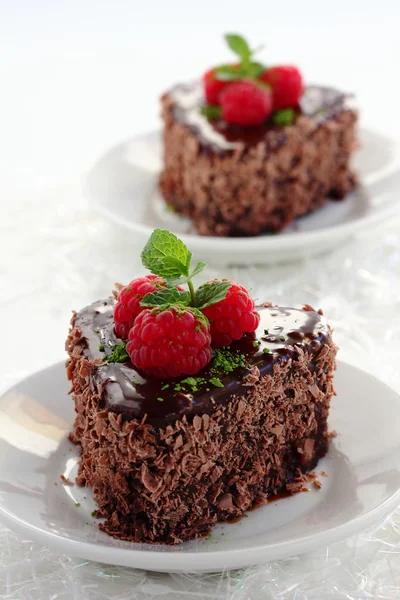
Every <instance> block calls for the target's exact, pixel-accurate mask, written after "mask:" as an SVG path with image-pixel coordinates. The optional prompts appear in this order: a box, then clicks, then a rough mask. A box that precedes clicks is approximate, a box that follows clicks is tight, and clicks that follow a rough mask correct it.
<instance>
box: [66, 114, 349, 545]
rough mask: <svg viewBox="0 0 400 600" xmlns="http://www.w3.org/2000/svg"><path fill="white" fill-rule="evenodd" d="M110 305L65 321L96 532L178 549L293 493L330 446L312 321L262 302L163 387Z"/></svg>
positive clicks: (305, 312) (324, 342)
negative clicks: (133, 353)
mask: <svg viewBox="0 0 400 600" xmlns="http://www.w3.org/2000/svg"><path fill="white" fill-rule="evenodd" d="M346 118H350V117H349V116H348V117H346ZM179 127H180V128H181V127H182V126H181V125H180V126H179ZM183 131H184V129H183V128H182V129H181V132H183ZM185 131H186V133H185V134H184V135H188V136H190V135H193V134H191V133H190V130H189V129H185ZM193 139H194V138H193ZM196 144H197V142H196ZM207 160H209V159H207ZM338 181H339V180H337V182H336V183H337V184H338ZM114 306H115V300H114V299H112V298H111V299H107V300H105V301H98V302H95V303H94V304H92V305H91V306H88V307H87V308H84V309H83V310H81V311H80V312H79V313H77V314H74V315H73V318H72V326H71V330H70V333H69V337H68V340H67V343H66V349H67V351H68V354H69V360H68V363H67V372H68V377H69V379H70V380H71V382H72V390H71V393H72V395H73V399H74V402H75V410H76V420H75V424H74V429H73V432H72V433H71V435H70V439H71V440H72V441H73V442H74V443H76V444H78V445H79V447H80V451H81V461H80V467H79V476H78V483H79V484H81V485H86V486H89V487H91V488H93V492H94V498H95V501H96V502H97V505H98V510H97V516H98V517H104V518H105V521H104V522H102V523H101V524H100V528H101V529H102V530H104V531H105V532H107V533H108V534H110V535H112V536H114V537H116V538H120V539H124V540H131V541H135V542H150V543H167V544H177V543H180V542H183V541H185V540H190V539H193V538H196V537H201V536H204V535H206V534H207V533H208V532H209V530H210V527H211V526H212V525H213V524H214V523H216V522H217V521H226V520H230V519H233V518H236V517H240V516H241V515H243V513H244V511H246V510H248V509H250V508H252V507H253V506H255V505H257V504H259V503H261V502H263V501H265V500H266V499H267V498H268V497H269V496H271V495H273V494H277V493H278V492H280V491H282V490H288V491H291V492H295V491H297V490H298V489H299V486H300V487H301V483H299V475H300V474H301V473H306V472H308V471H310V470H312V469H313V468H314V467H315V466H316V464H317V462H318V460H319V459H320V458H321V457H322V456H324V454H325V453H326V452H327V448H328V432H327V417H328V413H329V402H330V399H331V397H332V394H333V393H334V392H333V385H332V378H333V371H334V368H335V355H336V347H335V345H334V343H333V341H332V337H331V330H330V328H329V326H328V325H327V324H326V322H325V320H324V318H323V317H322V316H321V314H319V313H318V312H315V311H314V310H313V309H312V308H311V307H309V306H306V307H304V309H302V310H301V309H294V308H282V307H279V308H277V307H274V306H271V305H264V306H260V307H258V309H257V310H258V311H259V314H260V317H261V319H260V325H259V328H258V330H257V332H256V333H246V334H245V335H244V336H243V337H242V339H240V340H239V341H237V342H233V343H232V344H231V345H230V347H229V348H222V349H219V350H218V349H217V350H216V349H214V354H213V360H212V362H211V363H210V364H209V365H208V366H206V367H205V368H204V369H203V370H202V371H201V372H200V373H199V375H200V377H196V378H193V377H183V376H182V377H179V378H176V379H173V380H169V381H168V382H167V383H166V382H165V381H162V380H158V379H155V378H151V377H146V376H145V375H144V374H143V372H141V373H139V372H137V370H135V368H134V366H133V365H132V363H131V362H130V361H129V357H128V356H127V355H126V354H124V350H123V340H120V339H118V338H117V337H116V335H115V331H114V321H113V308H114ZM121 348H122V350H121ZM116 360H118V361H124V362H114V361H116Z"/></svg>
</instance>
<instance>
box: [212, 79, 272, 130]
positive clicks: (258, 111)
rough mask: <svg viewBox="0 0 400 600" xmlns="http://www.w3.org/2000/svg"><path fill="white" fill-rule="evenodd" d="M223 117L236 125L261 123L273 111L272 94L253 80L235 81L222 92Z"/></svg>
mask: <svg viewBox="0 0 400 600" xmlns="http://www.w3.org/2000/svg"><path fill="white" fill-rule="evenodd" d="M220 100H221V106H222V118H223V119H224V121H226V122H227V123H234V124H236V125H261V123H263V122H264V121H265V120H266V118H267V117H268V115H269V114H270V113H271V112H272V94H271V91H270V90H269V89H268V88H266V87H261V86H259V85H257V84H256V83H254V82H253V81H235V82H234V83H231V84H230V85H228V86H227V87H226V88H225V89H224V90H223V91H222V92H221V94H220Z"/></svg>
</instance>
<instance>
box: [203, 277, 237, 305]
mask: <svg viewBox="0 0 400 600" xmlns="http://www.w3.org/2000/svg"><path fill="white" fill-rule="evenodd" d="M230 287H231V284H230V283H229V281H211V282H209V283H205V284H204V285H201V286H200V287H199V288H198V290H197V291H196V294H195V299H196V307H197V308H199V309H202V308H206V307H207V306H211V304H215V303H216V302H219V301H220V300H223V299H224V298H225V296H226V293H227V291H228V290H229V288H230Z"/></svg>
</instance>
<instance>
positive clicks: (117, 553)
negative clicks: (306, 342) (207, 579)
mask: <svg viewBox="0 0 400 600" xmlns="http://www.w3.org/2000/svg"><path fill="white" fill-rule="evenodd" d="M337 363H338V367H340V368H341V369H345V370H346V369H347V370H350V371H353V372H355V375H356V374H357V373H358V374H359V375H362V376H364V377H365V376H367V377H369V378H370V379H373V380H375V383H378V384H379V385H380V386H382V388H383V389H386V390H387V391H388V392H390V393H391V394H392V395H393V394H394V395H395V396H397V398H398V400H399V405H400V394H399V393H398V392H397V390H395V389H394V388H392V387H391V386H389V385H388V384H386V383H385V382H383V381H382V380H380V379H379V378H378V377H375V375H371V373H369V372H368V371H366V370H364V369H361V368H359V367H357V366H355V365H353V364H351V363H350V362H347V361H344V360H338V361H337ZM63 364H64V362H63V361H57V362H56V363H53V364H52V365H49V366H48V367H46V368H44V369H40V370H39V371H36V372H34V373H31V374H30V375H28V376H27V377H24V378H22V379H20V380H19V381H17V382H16V383H14V385H13V386H12V387H11V388H9V389H7V390H5V391H3V392H2V394H1V396H3V395H5V394H7V393H8V392H10V391H11V390H13V389H14V388H15V387H16V386H18V385H19V384H20V383H22V382H23V381H26V380H27V379H29V378H31V377H33V376H37V375H39V374H40V373H42V374H44V373H45V372H46V371H47V370H49V369H52V368H54V367H56V366H61V365H63ZM399 410H400V409H399ZM399 502H400V486H399V488H398V489H397V491H395V492H394V493H393V494H392V495H391V496H389V497H388V498H387V499H386V500H385V501H384V502H382V503H381V504H379V505H378V506H376V507H374V508H373V509H371V510H369V511H367V512H366V513H365V514H363V515H360V516H358V517H356V518H353V519H351V520H349V521H347V522H345V523H341V524H340V525H338V526H332V527H329V528H328V529H325V530H323V531H320V532H316V533H313V534H310V535H305V536H302V537H300V538H297V539H296V540H294V541H293V540H286V541H284V542H275V543H273V544H267V545H266V544H262V545H256V546H251V547H249V548H245V549H241V548H239V547H238V548H234V549H232V550H217V549H216V550H212V551H210V552H197V551H188V552H179V551H178V552H158V551H157V550H147V549H146V550H145V551H143V550H140V549H135V548H132V549H130V548H115V547H112V546H104V545H103V544H102V543H101V542H100V543H95V542H84V541H80V540H74V539H70V538H65V537H63V536H61V535H58V534H56V533H54V532H51V531H46V530H45V529H43V528H40V527H37V526H35V525H32V524H31V523H29V522H28V521H26V520H24V519H21V518H20V517H19V516H17V515H14V514H12V513H11V512H10V511H9V510H8V509H7V508H5V507H4V506H3V502H2V500H1V498H0V518H1V520H2V521H3V522H4V523H5V524H6V525H7V526H9V527H10V529H13V530H16V531H17V532H19V533H21V534H22V535H25V536H27V535H28V537H29V536H30V535H31V536H32V540H33V541H36V542H39V543H42V544H43V545H45V546H49V547H51V548H53V549H55V550H59V551H62V552H64V553H70V554H71V555H72V556H77V557H80V558H85V559H89V560H94V561H97V562H102V563H105V564H111V565H120V566H126V567H133V568H139V569H145V570H148V571H158V572H170V573H180V572H192V573H209V572H221V571H224V570H231V569H237V568H245V567H249V566H253V565H256V564H261V563H264V562H267V561H269V560H278V559H283V558H289V557H290V556H295V555H298V554H303V553H305V552H308V551H314V550H317V549H319V548H321V547H323V546H326V545H328V544H332V543H334V542H337V541H339V540H341V539H344V538H347V537H350V536H352V535H354V534H355V533H357V532H358V531H360V530H361V529H364V528H366V527H368V526H369V525H371V524H373V523H374V522H376V520H377V519H378V518H379V517H380V518H382V517H383V516H385V515H387V514H388V513H389V512H390V511H391V510H394V508H396V506H398V504H399ZM288 550H289V551H288ZM254 554H256V555H257V556H256V557H255V556H254ZM176 562H179V565H178V566H177V565H176ZM211 562H212V564H213V567H212V568H210V567H209V566H205V567H202V566H201V564H206V565H207V564H209V563H211ZM152 563H153V564H152Z"/></svg>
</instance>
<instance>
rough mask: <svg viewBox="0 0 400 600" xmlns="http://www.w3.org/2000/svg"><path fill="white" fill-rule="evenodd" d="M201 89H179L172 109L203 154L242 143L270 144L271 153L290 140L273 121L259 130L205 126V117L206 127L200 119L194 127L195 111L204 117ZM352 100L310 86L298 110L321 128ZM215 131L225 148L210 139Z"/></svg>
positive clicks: (219, 122)
mask: <svg viewBox="0 0 400 600" xmlns="http://www.w3.org/2000/svg"><path fill="white" fill-rule="evenodd" d="M198 86H199V84H198V83H194V84H192V85H187V84H181V85H177V86H175V88H173V89H172V90H171V92H170V93H171V95H172V97H173V98H174V100H175V102H174V104H173V107H172V112H173V116H174V118H175V120H176V121H178V122H180V123H183V124H186V125H188V126H189V127H190V129H192V130H193V131H194V132H195V133H196V135H197V137H198V139H199V140H200V143H201V146H202V148H203V150H205V151H207V150H211V149H212V151H220V152H226V151H227V150H228V151H229V150H230V151H232V150H233V149H234V148H233V147H232V148H229V144H234V145H235V144H239V143H242V144H245V146H254V145H256V144H258V143H260V142H262V141H264V142H267V145H268V148H269V150H274V149H277V148H279V147H280V146H282V145H283V144H284V143H285V141H286V139H287V136H286V133H285V127H284V126H277V125H274V124H273V123H272V122H271V121H267V122H266V123H263V124H262V125H258V126H256V127H254V126H246V127H244V126H239V125H233V124H230V123H227V122H226V121H223V120H222V119H218V120H214V121H210V122H209V124H205V122H206V121H207V119H206V117H204V116H202V117H201V120H202V121H203V125H204V126H201V122H200V121H199V120H198V119H196V121H197V125H196V124H194V123H193V122H192V121H193V119H191V116H190V115H193V113H194V111H196V112H197V113H198V114H200V110H201V106H202V105H203V104H204V97H203V94H202V90H201V91H199V92H198V93H196V92H197V90H198ZM189 94H192V98H193V100H192V101H189V102H184V101H181V98H184V97H185V95H187V96H189ZM349 98H351V96H349V95H348V94H344V93H342V92H339V91H338V90H335V89H333V88H328V87H323V86H316V85H310V86H308V87H307V88H306V89H305V91H304V94H303V96H302V98H301V99H300V102H299V105H298V106H297V107H295V111H296V114H297V118H298V117H299V116H300V115H304V116H306V117H310V118H311V119H313V121H314V122H315V124H316V126H318V125H320V124H321V123H322V122H323V121H325V120H326V119H331V118H335V116H336V115H337V114H339V113H340V112H341V111H343V110H344V109H345V108H347V106H346V102H347V101H348V99H349ZM212 130H213V131H214V132H216V133H217V134H219V136H221V144H219V143H218V139H216V138H215V136H213V135H210V134H211V131H212ZM224 142H225V143H224ZM226 143H227V144H228V145H227V144H226Z"/></svg>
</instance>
